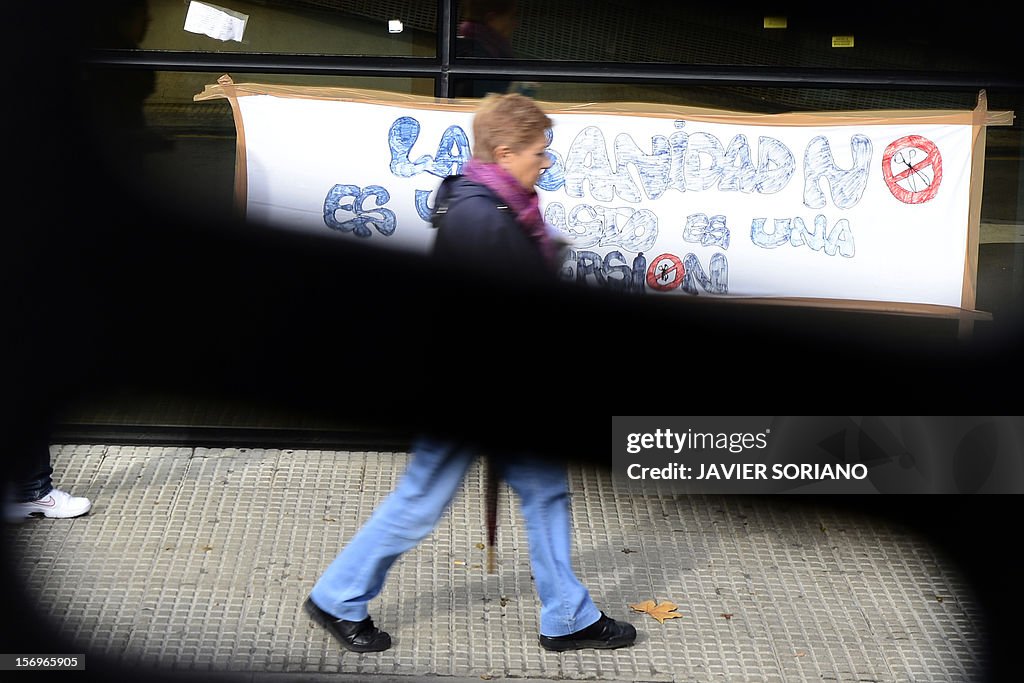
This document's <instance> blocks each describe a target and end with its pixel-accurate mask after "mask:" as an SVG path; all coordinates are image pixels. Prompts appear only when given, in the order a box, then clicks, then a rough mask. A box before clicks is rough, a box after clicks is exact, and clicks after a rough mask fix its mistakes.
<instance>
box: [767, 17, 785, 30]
mask: <svg viewBox="0 0 1024 683" xmlns="http://www.w3.org/2000/svg"><path fill="white" fill-rule="evenodd" d="M764 27H765V28H786V17H765V18H764Z"/></svg>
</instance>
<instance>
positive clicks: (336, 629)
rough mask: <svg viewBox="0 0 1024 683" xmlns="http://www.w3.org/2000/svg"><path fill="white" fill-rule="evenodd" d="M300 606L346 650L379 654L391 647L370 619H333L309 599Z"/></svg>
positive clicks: (384, 635) (385, 634) (389, 637)
mask: <svg viewBox="0 0 1024 683" xmlns="http://www.w3.org/2000/svg"><path fill="white" fill-rule="evenodd" d="M302 606H303V607H304V608H305V609H306V612H307V613H308V614H309V616H310V617H312V618H313V621H315V622H316V623H318V624H320V625H321V626H323V627H324V628H325V629H327V630H328V631H329V632H330V634H331V635H332V636H334V637H335V638H337V639H338V641H339V642H340V643H341V644H342V646H343V647H344V648H345V649H347V650H351V651H352V652H381V651H383V650H386V649H388V648H389V647H391V636H389V635H388V634H387V633H385V632H384V631H381V630H380V629H379V628H376V627H374V625H373V619H371V618H370V617H366V618H365V619H363V620H362V621H346V620H345V619H335V618H334V615H332V614H328V613H327V612H325V611H323V610H322V609H320V608H319V607H317V606H316V604H315V603H314V602H313V601H312V600H311V599H310V598H306V602H305V603H303V605H302Z"/></svg>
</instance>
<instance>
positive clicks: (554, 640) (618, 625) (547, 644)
mask: <svg viewBox="0 0 1024 683" xmlns="http://www.w3.org/2000/svg"><path fill="white" fill-rule="evenodd" d="M634 640H636V629H635V628H633V625H632V624H628V623H626V622H624V621H615V620H614V619H612V618H611V617H608V616H607V615H605V613H604V612H601V618H600V619H598V620H597V621H595V622H594V623H593V624H591V625H590V626H588V627H586V628H585V629H582V630H580V631H576V632H575V633H570V634H569V635H567V636H541V637H540V645H541V647H543V648H544V649H545V650H553V651H555V652H565V651H566V650H582V649H583V648H587V647H593V648H598V649H601V650H612V649H615V648H617V647H625V646H626V645H632V644H633V641H634Z"/></svg>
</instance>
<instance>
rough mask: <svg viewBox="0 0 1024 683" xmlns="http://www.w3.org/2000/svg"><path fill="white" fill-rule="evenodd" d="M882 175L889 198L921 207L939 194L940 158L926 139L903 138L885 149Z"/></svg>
mask: <svg viewBox="0 0 1024 683" xmlns="http://www.w3.org/2000/svg"><path fill="white" fill-rule="evenodd" d="M882 176H883V177H884V178H885V184H886V185H887V186H888V187H889V192H892V196H893V197H895V198H896V199H898V200H900V201H901V202H903V203H904V204H922V203H924V202H926V201H928V200H929V199H931V198H932V197H934V196H935V193H936V192H938V191H939V184H940V183H941V182H942V155H941V154H939V148H938V147H936V146H935V143H934V142H932V141H931V140H929V139H928V138H923V137H921V136H920V135H907V136H905V137H902V138H900V139H899V140H896V141H895V142H893V143H892V144H891V145H889V146H888V147H886V148H885V154H883V155H882Z"/></svg>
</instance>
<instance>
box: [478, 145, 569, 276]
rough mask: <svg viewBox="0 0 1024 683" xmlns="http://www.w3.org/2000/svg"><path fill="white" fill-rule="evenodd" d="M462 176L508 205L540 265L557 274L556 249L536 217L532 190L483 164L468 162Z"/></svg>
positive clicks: (537, 209) (541, 220) (537, 200)
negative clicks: (537, 253) (534, 245)
mask: <svg viewBox="0 0 1024 683" xmlns="http://www.w3.org/2000/svg"><path fill="white" fill-rule="evenodd" d="M462 173H463V175H465V176H466V177H467V178H469V179H470V180H472V181H473V182H474V183H480V184H481V185H483V186H485V187H487V188H489V189H490V190H491V191H492V192H494V194H496V195H498V197H499V198H500V199H501V200H502V201H503V202H505V203H506V204H508V208H510V209H511V210H512V211H513V212H514V213H515V216H516V222H517V223H518V224H519V227H521V228H522V229H523V232H525V233H526V235H527V236H528V237H529V238H530V239H532V240H533V241H534V242H536V243H537V248H538V249H539V250H540V253H541V256H542V257H543V258H544V262H545V263H546V264H548V266H549V267H550V268H551V269H552V270H557V269H558V266H559V263H558V260H557V259H558V245H557V244H556V243H555V241H554V240H553V239H552V238H551V233H550V232H549V228H548V226H547V225H546V224H545V223H544V218H543V216H541V213H540V197H538V196H537V192H536V191H535V190H534V189H532V188H531V189H529V190H527V189H526V188H524V187H523V186H522V185H520V184H519V181H518V180H516V179H515V176H513V175H512V174H511V173H509V172H508V171H506V170H505V169H503V168H502V167H501V166H499V165H498V164H494V163H486V162H483V161H479V160H477V159H476V158H471V159H470V160H469V161H467V162H466V165H465V166H463V167H462Z"/></svg>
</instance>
